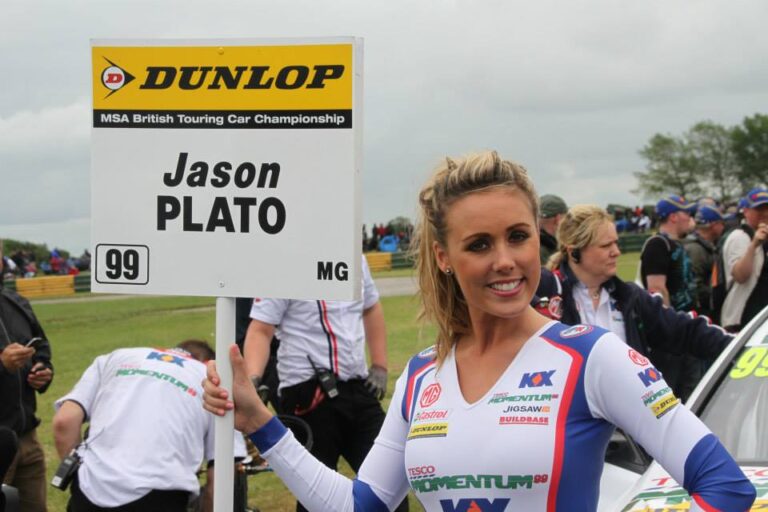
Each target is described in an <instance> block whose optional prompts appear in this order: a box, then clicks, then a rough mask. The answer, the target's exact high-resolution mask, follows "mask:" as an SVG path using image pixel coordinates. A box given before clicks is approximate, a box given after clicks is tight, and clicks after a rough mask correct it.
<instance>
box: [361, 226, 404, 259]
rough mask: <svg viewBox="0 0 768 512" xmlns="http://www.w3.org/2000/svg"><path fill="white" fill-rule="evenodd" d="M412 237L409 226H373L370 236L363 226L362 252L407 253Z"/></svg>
mask: <svg viewBox="0 0 768 512" xmlns="http://www.w3.org/2000/svg"><path fill="white" fill-rule="evenodd" d="M412 235H413V226H412V225H411V224H408V223H406V224H402V225H397V226H393V225H392V224H391V223H390V224H387V225H386V226H385V225H384V224H374V225H373V226H372V227H371V232H370V234H369V233H368V228H367V227H366V226H365V224H363V251H364V252H367V251H381V252H397V251H407V250H408V247H409V246H410V243H411V236H412Z"/></svg>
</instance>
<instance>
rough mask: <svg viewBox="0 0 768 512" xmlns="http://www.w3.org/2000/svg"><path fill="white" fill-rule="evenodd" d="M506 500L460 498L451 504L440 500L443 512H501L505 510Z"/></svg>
mask: <svg viewBox="0 0 768 512" xmlns="http://www.w3.org/2000/svg"><path fill="white" fill-rule="evenodd" d="M508 503H509V499H508V498H499V499H495V500H493V501H490V500H487V499H485V498H474V499H472V498H462V499H460V500H459V501H457V502H456V504H455V505H454V504H453V501H451V500H440V505H441V506H442V507H443V512H502V511H504V510H506V509H507V504H508Z"/></svg>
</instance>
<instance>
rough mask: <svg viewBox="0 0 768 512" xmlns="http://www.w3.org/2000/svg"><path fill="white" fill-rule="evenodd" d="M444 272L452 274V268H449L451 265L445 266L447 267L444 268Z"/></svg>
mask: <svg viewBox="0 0 768 512" xmlns="http://www.w3.org/2000/svg"><path fill="white" fill-rule="evenodd" d="M445 273H446V274H448V275H449V276H450V275H451V274H453V270H451V267H447V268H446V269H445Z"/></svg>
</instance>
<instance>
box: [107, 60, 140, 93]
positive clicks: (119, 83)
mask: <svg viewBox="0 0 768 512" xmlns="http://www.w3.org/2000/svg"><path fill="white" fill-rule="evenodd" d="M104 60H106V61H107V62H109V67H107V68H104V71H102V72H101V83H102V85H103V86H104V87H106V88H107V89H109V94H107V98H108V97H110V96H111V95H112V94H114V93H115V92H117V91H119V90H120V89H122V88H123V86H125V85H128V84H129V83H131V81H132V80H133V79H134V78H136V77H134V76H133V75H132V74H130V73H129V72H127V71H126V70H124V69H123V68H121V67H120V66H118V65H117V64H115V63H114V62H112V61H111V60H109V59H107V58H104Z"/></svg>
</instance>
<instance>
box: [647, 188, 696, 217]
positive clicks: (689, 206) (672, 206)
mask: <svg viewBox="0 0 768 512" xmlns="http://www.w3.org/2000/svg"><path fill="white" fill-rule="evenodd" d="M675 212H688V214H689V215H693V214H694V212H696V203H689V202H688V201H686V200H685V198H684V197H683V196H677V195H674V194H672V195H671V196H667V197H665V198H664V199H661V200H660V201H659V202H658V203H656V215H658V216H659V217H661V218H662V219H665V218H667V217H668V216H669V215H670V214H672V213H675Z"/></svg>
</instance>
